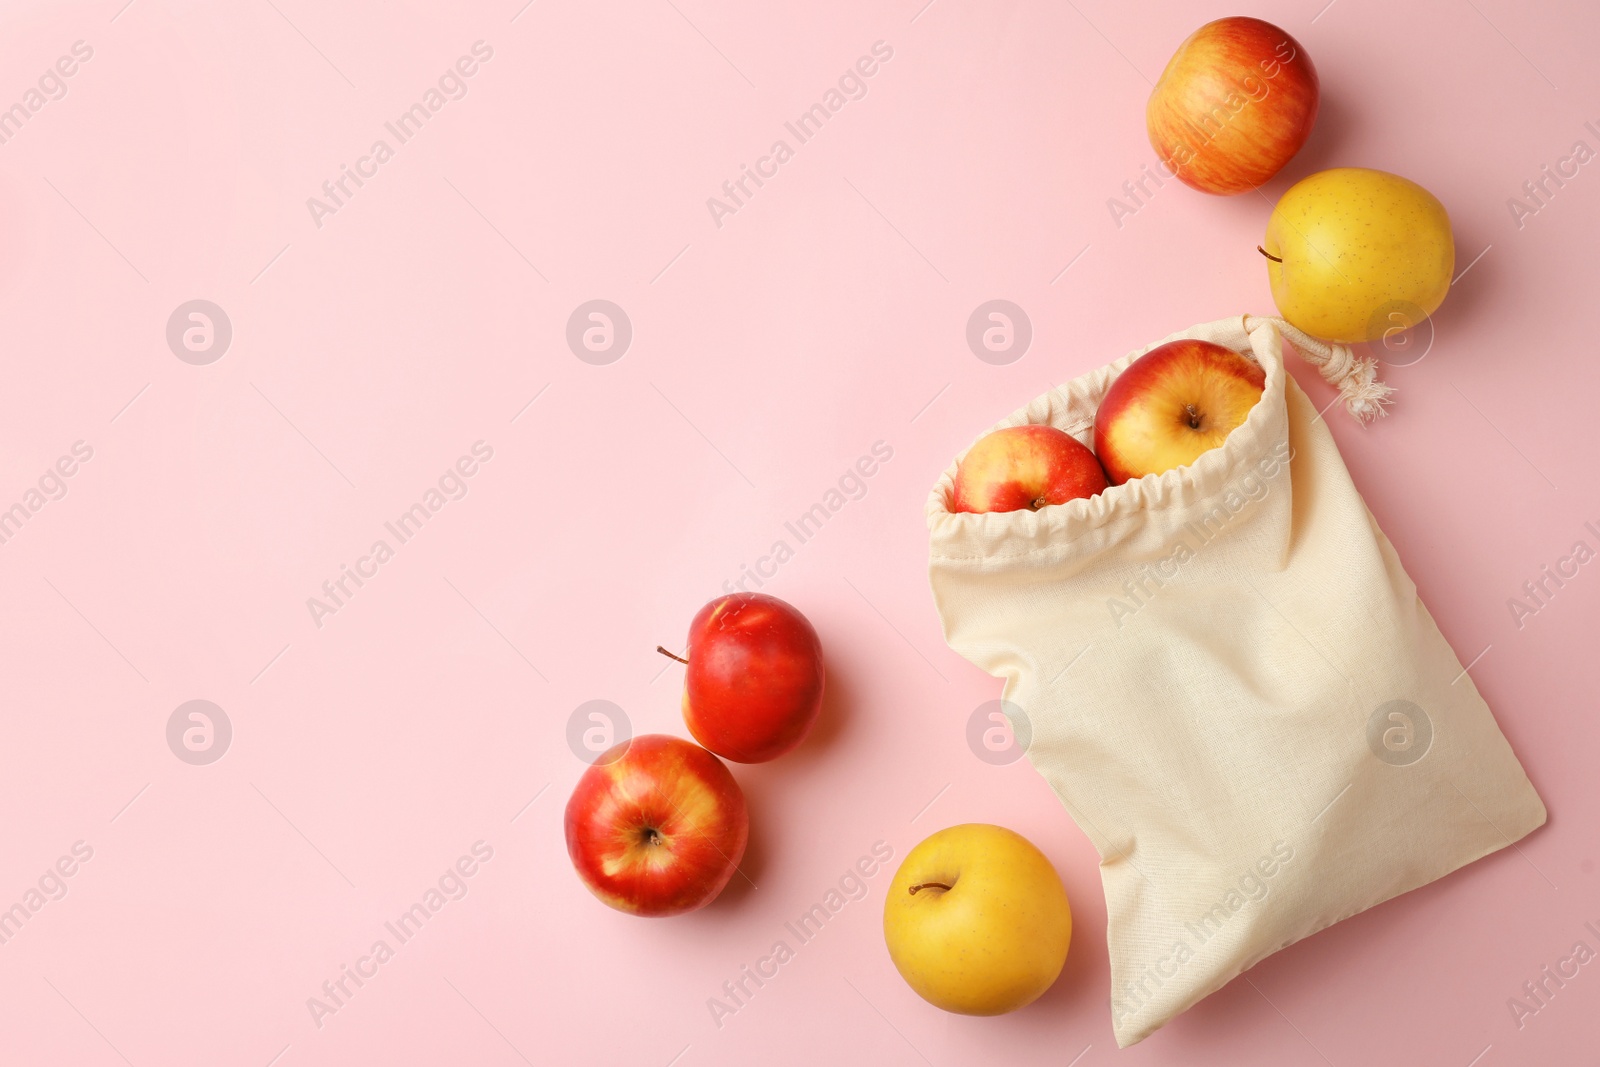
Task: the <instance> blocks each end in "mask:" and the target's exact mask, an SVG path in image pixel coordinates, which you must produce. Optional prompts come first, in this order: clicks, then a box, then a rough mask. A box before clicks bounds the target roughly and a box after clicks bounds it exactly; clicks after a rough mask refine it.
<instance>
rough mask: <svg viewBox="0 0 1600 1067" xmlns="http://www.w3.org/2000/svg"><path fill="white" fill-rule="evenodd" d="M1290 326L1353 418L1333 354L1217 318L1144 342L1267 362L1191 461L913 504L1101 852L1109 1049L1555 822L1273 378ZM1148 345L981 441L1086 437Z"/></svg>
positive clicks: (935, 569)
mask: <svg viewBox="0 0 1600 1067" xmlns="http://www.w3.org/2000/svg"><path fill="white" fill-rule="evenodd" d="M1284 333H1288V334H1289V336H1290V337H1291V339H1293V340H1294V341H1295V342H1296V345H1297V347H1298V348H1299V350H1300V352H1301V354H1302V355H1303V356H1304V357H1305V358H1307V359H1308V361H1310V362H1313V363H1316V364H1318V365H1320V366H1321V367H1322V369H1323V371H1324V374H1325V375H1327V376H1328V377H1329V378H1330V379H1331V380H1334V381H1335V382H1336V383H1337V384H1340V385H1341V387H1342V388H1343V391H1344V399H1345V400H1346V402H1347V404H1348V405H1349V406H1350V407H1351V409H1352V411H1355V412H1357V413H1361V412H1362V411H1363V410H1365V411H1367V412H1368V413H1370V412H1371V411H1372V409H1373V408H1374V406H1375V404H1376V403H1377V402H1380V401H1381V398H1382V392H1383V391H1384V388H1383V386H1381V385H1380V384H1378V383H1376V382H1375V381H1374V379H1373V374H1372V370H1373V367H1372V365H1371V363H1370V362H1363V361H1358V360H1355V359H1354V358H1353V357H1352V355H1351V353H1350V351H1349V350H1348V349H1345V348H1343V347H1342V346H1334V347H1333V348H1329V347H1328V346H1326V345H1322V344H1320V342H1316V341H1313V340H1311V339H1309V338H1306V337H1305V335H1303V334H1300V333H1299V332H1298V331H1296V330H1294V329H1293V328H1292V327H1289V326H1287V324H1284V323H1281V322H1279V321H1277V320H1273V319H1264V318H1255V317H1249V316H1244V317H1239V318H1232V319H1226V320H1223V321H1221V322H1214V323H1208V324H1205V325H1202V326H1197V327H1195V328H1193V329H1191V330H1186V331H1184V332H1182V333H1178V334H1174V335H1173V336H1172V337H1168V338H1165V339H1163V341H1161V342H1157V343H1158V344H1162V343H1165V342H1166V341H1172V340H1176V339H1178V338H1184V337H1192V338H1200V339H1204V340H1207V341H1213V342H1215V343H1217V344H1221V345H1224V346H1226V347H1228V348H1232V349H1234V350H1235V351H1238V352H1241V353H1244V354H1245V355H1247V356H1250V357H1252V358H1254V359H1255V360H1256V361H1257V362H1258V363H1260V365H1261V366H1262V367H1263V368H1264V369H1265V372H1266V390H1265V392H1264V393H1263V395H1262V397H1261V400H1260V401H1259V403H1257V404H1256V406H1255V407H1254V409H1252V411H1251V413H1250V415H1249V417H1248V418H1247V419H1246V421H1245V422H1244V424H1243V425H1241V426H1240V427H1238V428H1237V429H1235V430H1234V431H1233V432H1232V433H1231V434H1230V435H1229V436H1228V438H1227V440H1226V441H1225V442H1224V443H1223V444H1222V445H1221V446H1220V447H1218V448H1215V449H1212V450H1211V451H1209V452H1207V453H1205V454H1204V455H1202V456H1200V457H1199V459H1197V460H1196V461H1195V462H1194V463H1193V464H1192V465H1191V466H1187V467H1181V468H1178V469H1176V470H1171V471H1167V472H1166V473H1164V474H1161V475H1150V476H1147V477H1144V478H1141V479H1138V480H1134V481H1129V482H1127V483H1126V484H1124V485H1121V486H1115V487H1113V488H1110V489H1108V490H1106V491H1105V492H1103V493H1101V494H1099V495H1098V496H1095V497H1092V498H1089V499H1087V500H1073V501H1070V502H1068V503H1066V504H1059V505H1054V506H1050V507H1045V508H1041V509H1040V510H1038V511H1036V512H1035V511H1015V512H1008V513H991V514H982V515H972V514H953V513H951V512H950V510H949V508H948V501H949V498H950V493H951V487H952V484H953V482H954V478H955V472H956V467H955V464H952V465H951V466H950V468H949V469H948V470H946V471H945V473H944V476H943V477H942V478H940V480H939V483H938V484H937V485H936V486H935V487H934V489H933V492H932V493H931V494H930V496H929V499H928V506H927V518H928V526H929V530H930V540H931V552H930V574H931V579H932V583H933V593H934V599H935V601H936V603H937V606H938V610H939V615H940V618H941V619H942V621H943V625H944V633H945V639H946V640H947V641H948V642H949V644H950V647H951V648H953V649H955V650H956V651H957V652H959V653H960V654H961V655H963V656H965V657H966V658H967V659H968V660H970V661H972V662H973V663H974V664H976V665H977V666H979V667H981V668H982V669H983V670H985V671H987V672H989V673H990V674H993V675H995V676H997V677H999V678H1002V679H1004V682H1005V685H1004V691H1003V699H1004V701H1005V703H1004V704H1003V705H1002V706H1003V707H1004V708H1005V709H1006V712H1007V714H1008V715H1009V716H1010V717H1011V719H1012V725H1013V729H1014V732H1015V734H1016V736H1017V737H1018V738H1019V740H1020V739H1022V738H1024V737H1025V736H1029V735H1031V740H1030V741H1028V742H1027V755H1028V758H1029V759H1030V760H1031V761H1032V763H1033V765H1034V767H1035V768H1036V769H1037V770H1038V771H1039V772H1040V773H1041V774H1043V775H1044V777H1045V778H1046V780H1047V781H1049V783H1050V785H1051V786H1052V787H1053V788H1054V790H1055V792H1056V794H1057V795H1058V796H1059V797H1060V798H1061V801H1062V803H1063V804H1064V805H1065V806H1066V808H1067V811H1068V812H1069V814H1070V815H1071V816H1072V818H1073V821H1074V822H1076V823H1077V824H1078V826H1079V827H1080V828H1081V829H1082V830H1083V832H1084V833H1085V834H1087V835H1088V837H1089V838H1090V840H1091V841H1093V843H1094V845H1095V848H1096V849H1097V850H1098V851H1099V854H1100V874H1101V881H1102V884H1103V887H1104V889H1105V896H1106V915H1107V921H1106V940H1107V942H1108V948H1109V952H1110V958H1111V1010H1112V1020H1113V1029H1114V1030H1115V1033H1116V1038H1117V1043H1118V1044H1119V1045H1121V1046H1127V1045H1130V1044H1133V1043H1134V1042H1136V1041H1140V1040H1142V1039H1143V1038H1145V1037H1147V1036H1148V1035H1149V1034H1150V1033H1151V1032H1152V1031H1154V1030H1155V1029H1157V1028H1158V1027H1160V1026H1161V1025H1163V1024H1164V1023H1166V1022H1167V1021H1168V1020H1169V1019H1171V1018H1172V1017H1173V1016H1175V1015H1177V1014H1178V1013H1180V1012H1182V1011H1184V1010H1185V1009H1187V1008H1189V1007H1190V1006H1191V1005H1193V1004H1194V1003H1195V1002H1196V1001H1198V1000H1200V999H1201V998H1203V997H1205V996H1206V995H1207V994H1209V993H1212V992H1213V991H1215V990H1217V989H1219V988H1221V987H1222V986H1223V985H1224V984H1226V983H1227V982H1228V981H1229V980H1230V979H1232V978H1233V977H1234V976H1235V975H1237V974H1239V973H1240V972H1241V971H1244V970H1246V969H1247V968H1249V967H1251V966H1252V965H1254V964H1255V963H1257V962H1258V961H1260V960H1261V959H1262V958H1264V957H1266V956H1267V955H1269V954H1271V953H1273V952H1276V951H1278V950H1279V949H1281V948H1284V947H1286V946H1288V945H1290V944H1293V943H1294V942H1296V941H1298V940H1300V939H1301V938H1303V937H1307V936H1309V935H1310V934H1313V933H1315V932H1317V931H1318V930H1321V929H1323V928H1324V927H1326V926H1329V925H1331V924H1333V923H1336V922H1338V921H1339V920H1341V919H1344V918H1346V917H1348V916H1351V915H1354V914H1355V913H1357V912H1359V911H1362V910H1364V909H1366V908H1370V907H1372V906H1373V905H1375V904H1378V903H1380V902H1382V901H1385V900H1388V899H1389V898H1390V897H1393V896H1397V895H1398V894H1401V893H1404V892H1406V891H1407V890H1410V889H1415V888H1416V887H1418V886H1421V885H1426V884H1427V883H1429V882H1431V881H1433V880H1434V879H1436V878H1441V877H1443V876H1444V875H1446V874H1448V873H1450V872H1451V871H1453V870H1455V869H1456V868H1458V867H1461V866H1463V865H1465V864H1467V863H1470V862H1472V861H1473V860H1475V859H1477V858H1479V857H1480V856H1484V855H1487V854H1488V853H1490V852H1494V851H1495V850H1497V849H1500V848H1503V847H1504V846H1506V845H1509V844H1511V843H1512V842H1513V841H1516V840H1517V839H1518V838H1520V837H1522V836H1523V835H1524V834H1527V833H1528V832H1529V831H1531V830H1533V829H1535V828H1536V827H1538V826H1539V825H1541V824H1542V823H1543V822H1544V819H1545V810H1544V805H1543V804H1542V803H1541V802H1540V800H1539V797H1538V795H1537V794H1536V793H1535V792H1534V790H1533V787H1532V785H1530V784H1529V782H1528V779H1527V776H1526V775H1525V774H1524V773H1523V770H1522V767H1521V765H1520V764H1519V763H1518V762H1517V758H1516V756H1515V755H1513V754H1512V751H1511V748H1510V746H1509V745H1508V744H1507V743H1506V740H1505V738H1504V737H1503V736H1502V735H1501V733H1500V730H1499V728H1498V726H1496V724H1495V720H1494V716H1493V715H1492V713H1491V712H1490V711H1489V708H1488V707H1487V706H1486V705H1485V704H1484V702H1483V699H1482V698H1481V697H1480V696H1479V695H1478V691H1477V689H1476V688H1475V687H1474V686H1473V683H1472V678H1471V676H1470V675H1468V674H1467V673H1466V672H1465V670H1463V668H1462V665H1461V663H1460V661H1459V660H1458V659H1457V658H1456V655H1455V653H1454V652H1452V651H1451V649H1450V646H1449V645H1448V644H1446V642H1445V640H1444V638H1443V636H1441V634H1440V633H1439V630H1438V628H1437V627H1436V626H1435V625H1434V621H1433V618H1432V617H1431V616H1430V615H1429V614H1428V610H1427V609H1426V608H1425V607H1424V606H1423V604H1422V602H1421V601H1420V600H1419V599H1418V598H1417V590H1416V586H1415V585H1413V584H1412V582H1411V579H1410V578H1408V577H1407V576H1406V572H1405V569H1404V568H1403V567H1402V566H1401V564H1400V560H1399V559H1398V558H1397V557H1396V555H1395V551H1394V548H1393V546H1392V545H1390V543H1389V541H1388V539H1387V538H1385V537H1384V535H1383V531H1381V530H1379V529H1378V526H1377V523H1376V522H1375V521H1374V520H1373V517H1372V515H1371V514H1370V513H1369V512H1368V511H1367V508H1366V505H1365V504H1364V503H1363V502H1362V499H1361V495H1360V494H1359V493H1358V492H1356V489H1355V486H1354V485H1353V484H1351V481H1350V475H1349V473H1348V472H1347V471H1346V470H1345V466H1344V462H1343V460H1341V458H1340V456H1339V451H1338V449H1337V447H1336V446H1335V445H1334V441H1333V437H1332V435H1331V434H1330V433H1329V432H1328V428H1327V426H1326V424H1325V423H1324V422H1323V421H1322V419H1321V417H1320V416H1319V415H1318V413H1317V411H1316V409H1315V408H1314V407H1313V406H1312V404H1311V402H1310V401H1309V400H1308V399H1307V398H1306V396H1305V394H1304V393H1303V392H1301V390H1300V388H1299V387H1298V385H1296V383H1295V382H1294V380H1293V379H1292V378H1290V377H1289V376H1288V374H1287V373H1285V371H1284V365H1283V351H1284V349H1283V334H1284ZM1150 347H1151V348H1153V347H1155V345H1151V346H1150ZM1148 350H1149V349H1141V350H1140V351H1137V352H1134V353H1131V354H1130V355H1128V356H1126V357H1124V358H1122V359H1120V360H1118V361H1117V362H1115V363H1112V364H1110V365H1109V366H1106V367H1103V368H1101V369H1099V370H1097V371H1093V372H1091V373H1089V374H1086V375H1084V376H1083V377H1081V378H1078V379H1076V380H1074V381H1071V382H1068V383H1067V384H1066V385H1063V386H1061V387H1059V388H1057V389H1055V390H1052V391H1051V392H1049V393H1046V394H1044V395H1043V396H1041V397H1039V398H1037V399H1036V400H1034V401H1033V402H1032V403H1031V404H1029V405H1028V406H1027V407H1025V408H1023V409H1022V410H1020V411H1018V412H1016V413H1015V414H1013V415H1012V416H1011V417H1010V418H1008V419H1005V420H1004V421H1002V422H1001V423H999V424H998V425H997V426H995V427H993V429H999V428H1001V427H1005V426H1017V425H1022V424H1024V423H1047V424H1049V425H1052V426H1056V427H1058V428H1060V429H1062V430H1065V431H1066V432H1067V433H1069V434H1071V435H1072V436H1073V437H1075V438H1077V439H1078V440H1079V441H1082V442H1083V443H1084V444H1086V445H1092V434H1093V425H1094V414H1095V408H1096V406H1097V405H1098V403H1099V401H1100V398H1101V397H1102V396H1103V395H1104V394H1105V392H1106V389H1107V388H1108V387H1109V386H1110V384H1111V382H1112V380H1113V379H1115V378H1116V376H1117V375H1118V374H1119V373H1120V372H1121V371H1122V370H1123V369H1124V368H1125V367H1127V366H1128V364H1129V363H1131V362H1132V361H1133V360H1134V359H1135V358H1137V357H1138V356H1140V355H1142V354H1143V353H1144V352H1145V351H1148Z"/></svg>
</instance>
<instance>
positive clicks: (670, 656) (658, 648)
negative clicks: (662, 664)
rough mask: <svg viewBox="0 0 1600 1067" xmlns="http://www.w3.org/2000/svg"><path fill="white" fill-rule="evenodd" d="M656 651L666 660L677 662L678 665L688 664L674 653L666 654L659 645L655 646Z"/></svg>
mask: <svg viewBox="0 0 1600 1067" xmlns="http://www.w3.org/2000/svg"><path fill="white" fill-rule="evenodd" d="M656 651H657V652H659V653H661V654H662V655H663V656H666V657H667V658H668V659H675V660H677V661H678V662H679V663H683V664H687V663H688V662H689V661H688V660H686V659H684V658H683V657H682V656H680V655H677V654H676V653H673V652H668V651H667V650H666V649H664V648H662V647H661V646H660V645H657V646H656Z"/></svg>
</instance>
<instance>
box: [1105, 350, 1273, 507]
mask: <svg viewBox="0 0 1600 1067" xmlns="http://www.w3.org/2000/svg"><path fill="white" fill-rule="evenodd" d="M1266 384H1267V378H1266V374H1265V372H1263V371H1262V369H1261V365H1260V364H1259V363H1257V362H1255V361H1254V360H1252V359H1247V358H1245V357H1244V356H1241V355H1240V354H1239V353H1237V352H1235V351H1234V350H1233V349H1231V348H1224V347H1222V346H1221V345H1217V344H1212V343H1211V342H1210V341H1196V340H1183V341H1169V342H1168V343H1167V344H1164V345H1159V346H1157V347H1156V348H1152V349H1151V350H1150V351H1148V352H1146V353H1145V354H1144V355H1142V356H1140V357H1139V358H1138V359H1136V360H1134V361H1133V362H1132V363H1130V364H1128V368H1127V369H1126V370H1124V371H1123V372H1122V373H1121V374H1119V375H1117V380H1116V381H1114V382H1112V383H1111V388H1110V389H1107V390H1106V395H1105V396H1103V397H1101V398H1100V407H1099V408H1098V409H1097V410H1096V411H1095V414H1094V450H1095V453H1096V454H1097V455H1099V457H1100V462H1101V463H1102V464H1103V465H1104V466H1105V469H1106V475H1107V477H1109V478H1110V479H1111V484H1112V485H1121V484H1122V483H1123V482H1126V481H1128V480H1129V479H1131V478H1142V477H1144V476H1145V475H1146V474H1160V473H1161V472H1163V471H1169V470H1171V469H1172V468H1174V467H1182V466H1185V465H1187V464H1190V463H1193V462H1194V461H1195V459H1196V458H1198V457H1199V455H1200V454H1201V453H1202V452H1205V451H1207V450H1209V449H1212V448H1215V447H1217V446H1218V445H1220V444H1221V443H1222V441H1223V438H1225V437H1227V436H1228V434H1229V433H1230V432H1231V431H1232V430H1233V428H1234V427H1235V426H1238V425H1239V424H1240V423H1241V422H1243V421H1244V420H1245V417H1246V416H1248V415H1249V414H1250V409H1251V408H1253V407H1255V404H1256V401H1257V400H1259V399H1261V391H1262V389H1264V388H1266Z"/></svg>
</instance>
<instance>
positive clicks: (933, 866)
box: [883, 823, 1072, 1015]
mask: <svg viewBox="0 0 1600 1067" xmlns="http://www.w3.org/2000/svg"><path fill="white" fill-rule="evenodd" d="M883 937H884V940H885V941H886V942H887V943H888V945H889V958H890V959H892V960H894V965H895V967H896V968H897V969H898V970H899V971H900V976H901V977H902V978H904V979H905V980H906V983H907V984H908V985H910V986H911V988H912V989H913V990H915V991H916V993H917V995H918V996H920V997H922V999H924V1000H926V1001H927V1002H928V1003H930V1004H932V1005H934V1006H935V1007H938V1008H943V1009H944V1010H945V1011H950V1012H957V1013H959V1014H962V1015H1000V1014H1003V1013H1004V1012H1008V1011H1015V1010H1017V1009H1018V1008H1020V1007H1023V1006H1024V1005H1027V1004H1031V1003H1033V1002H1034V1001H1035V1000H1037V999H1038V998H1039V996H1040V995H1041V994H1043V993H1044V991H1045V990H1046V989H1049V988H1050V986H1051V984H1052V983H1054V982H1055V980H1056V976H1057V975H1059V974H1060V973H1061V966H1062V964H1064V963H1066V961H1067V946H1068V945H1069V944H1070V943H1071V941H1072V909H1071V907H1070V906H1068V904H1067V891H1066V889H1064V888H1063V887H1062V885H1061V878H1060V876H1059V875H1057V874H1056V869H1055V868H1054V867H1052V866H1051V865H1050V861H1049V860H1048V859H1046V858H1045V856H1044V853H1042V852H1040V851H1039V850H1038V849H1037V848H1035V847H1034V846H1033V844H1032V843H1031V842H1030V841H1029V840H1028V839H1027V838H1025V837H1023V836H1022V835H1021V834H1017V833H1013V832H1012V831H1010V830H1007V829H1006V828H1004V827H1002V826H989V825H987V824H984V823H968V824H966V825H963V826H952V827H950V828H949V829H946V830H940V831H939V832H938V833H936V834H934V835H933V836H932V837H930V838H928V839H927V840H926V841H923V842H922V843H921V844H920V845H918V846H917V847H916V848H914V849H912V850H911V852H910V854H908V855H907V856H906V858H905V861H904V862H903V863H901V864H900V870H899V871H898V872H896V874H895V876H894V882H893V883H891V884H890V886H889V896H888V899H887V900H885V901H884V905H883Z"/></svg>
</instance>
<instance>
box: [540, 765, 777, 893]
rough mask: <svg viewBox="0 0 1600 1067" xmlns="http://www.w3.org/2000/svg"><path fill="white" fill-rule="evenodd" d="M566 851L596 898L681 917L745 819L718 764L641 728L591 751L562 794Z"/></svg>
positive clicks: (734, 850)
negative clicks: (595, 753) (596, 753)
mask: <svg viewBox="0 0 1600 1067" xmlns="http://www.w3.org/2000/svg"><path fill="white" fill-rule="evenodd" d="M565 824H566V834H567V855H568V856H570V857H571V859H572V865H573V867H575V868H576V869H577V871H578V877H579V878H580V879H582V881H583V884H584V885H585V886H587V887H588V888H589V892H591V893H593V894H594V895H595V896H596V897H599V898H600V900H601V901H602V902H603V903H605V904H609V905H610V906H611V907H613V908H616V909H617V910H618V911H625V912H628V913H629V914H632V915H643V916H647V917H659V916H665V915H681V914H683V913H684V912H688V911H694V910H695V909H696V908H700V907H704V906H705V905H706V904H709V903H711V901H713V900H715V899H716V896H717V894H718V893H720V892H722V889H723V887H724V886H726V885H727V884H728V879H730V878H732V877H733V872H734V871H735V870H737V869H738V866H739V861H740V860H741V859H743V858H744V846H745V843H746V842H747V841H748V840H749V836H750V816H749V813H748V811H747V810H746V808H745V803H744V793H743V792H742V791H741V790H740V789H739V783H738V782H736V781H734V780H733V775H732V774H731V773H729V771H728V768H727V767H726V766H724V765H723V763H722V761H721V760H719V759H717V757H715V756H713V755H712V754H711V753H709V752H707V751H706V750H705V749H703V748H701V747H700V746H699V745H695V744H691V743H689V742H688V741H684V740H681V739H679V738H676V737H668V736H667V735H665V734H643V735H641V736H639V737H635V738H633V739H632V740H631V741H624V742H622V743H621V744H619V745H617V746H615V747H613V748H611V749H610V750H608V751H607V752H605V753H604V754H603V755H601V756H600V757H599V758H598V759H597V760H595V762H594V763H593V764H592V765H591V766H590V767H589V769H588V770H586V771H584V772H583V777H582V778H580V779H578V785H577V788H575V789H574V790H573V791H572V796H571V798H570V799H568V801H567V811H566V818H565Z"/></svg>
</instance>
